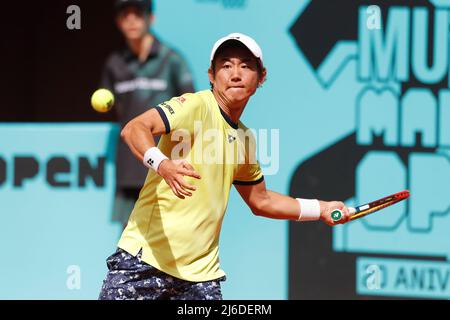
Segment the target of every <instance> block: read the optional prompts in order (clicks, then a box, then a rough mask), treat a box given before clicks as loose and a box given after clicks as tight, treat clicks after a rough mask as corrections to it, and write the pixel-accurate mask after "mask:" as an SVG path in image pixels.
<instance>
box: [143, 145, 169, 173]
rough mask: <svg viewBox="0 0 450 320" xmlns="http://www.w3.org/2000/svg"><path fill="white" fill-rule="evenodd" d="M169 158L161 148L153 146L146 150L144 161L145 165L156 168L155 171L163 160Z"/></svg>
mask: <svg viewBox="0 0 450 320" xmlns="http://www.w3.org/2000/svg"><path fill="white" fill-rule="evenodd" d="M166 159H169V158H167V157H166V156H165V155H164V154H163V153H162V152H161V150H159V149H158V148H157V147H151V148H150V149H148V150H147V151H145V154H144V160H143V161H142V162H143V163H144V166H146V167H148V168H150V169H153V170H155V172H157V171H158V167H159V164H160V163H161V162H162V161H163V160H166Z"/></svg>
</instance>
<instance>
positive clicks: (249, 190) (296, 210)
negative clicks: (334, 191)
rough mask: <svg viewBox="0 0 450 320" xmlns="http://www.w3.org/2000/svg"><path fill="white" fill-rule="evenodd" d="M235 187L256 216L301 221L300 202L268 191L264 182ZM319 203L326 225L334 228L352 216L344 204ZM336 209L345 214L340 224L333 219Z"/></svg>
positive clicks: (334, 202)
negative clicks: (332, 215)
mask: <svg viewBox="0 0 450 320" xmlns="http://www.w3.org/2000/svg"><path fill="white" fill-rule="evenodd" d="M235 187H236V190H237V191H238V192H239V194H240V195H241V197H242V199H243V200H244V201H245V202H246V203H247V205H248V206H249V207H250V209H251V210H252V212H253V213H254V214H255V215H257V216H263V217H266V218H272V219H285V220H295V221H298V220H301V210H302V208H301V205H300V202H299V201H298V200H297V199H295V198H292V197H289V196H285V195H282V194H280V193H277V192H274V191H271V190H267V189H266V184H265V182H264V181H262V182H260V183H258V184H253V185H238V184H235ZM319 203H320V220H322V221H323V222H325V223H326V224H328V225H330V226H333V225H336V224H338V223H345V222H347V221H348V219H349V216H350V214H349V212H348V209H347V207H346V206H345V205H344V203H342V202H340V201H321V200H319ZM303 209H305V208H303ZM335 209H341V210H342V212H343V219H341V220H340V221H339V222H338V223H336V222H334V221H333V220H332V219H331V212H332V211H333V210H335Z"/></svg>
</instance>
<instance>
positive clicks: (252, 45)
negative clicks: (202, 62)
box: [210, 33, 264, 65]
mask: <svg viewBox="0 0 450 320" xmlns="http://www.w3.org/2000/svg"><path fill="white" fill-rule="evenodd" d="M229 40H237V41H239V42H241V43H242V44H243V45H244V46H246V47H247V49H248V50H250V52H251V53H253V55H254V56H255V57H256V58H258V59H259V60H261V64H262V65H264V63H263V54H262V50H261V48H260V47H259V45H258V44H257V43H256V41H255V40H253V39H252V38H250V37H249V36H247V35H245V34H242V33H230V34H229V35H227V36H225V37H223V38H220V39H219V40H217V41H216V43H215V44H214V46H213V48H212V51H211V58H210V62H212V61H213V59H214V55H215V54H216V51H217V49H219V47H220V46H221V45H222V44H224V43H225V42H226V41H229Z"/></svg>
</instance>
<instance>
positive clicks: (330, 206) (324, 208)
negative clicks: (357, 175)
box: [320, 201, 351, 226]
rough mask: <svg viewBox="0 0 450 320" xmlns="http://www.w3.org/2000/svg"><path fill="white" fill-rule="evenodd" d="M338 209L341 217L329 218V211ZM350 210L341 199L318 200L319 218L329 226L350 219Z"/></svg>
mask: <svg viewBox="0 0 450 320" xmlns="http://www.w3.org/2000/svg"><path fill="white" fill-rule="evenodd" d="M336 209H339V210H341V211H342V218H341V219H340V220H339V221H334V220H333V219H332V218H331V213H332V212H333V211H334V210H336ZM350 216H351V214H350V212H349V211H348V208H347V207H346V206H345V204H344V203H343V202H341V201H320V220H322V221H323V222H325V223H326V224H327V225H329V226H335V225H337V224H342V223H346V222H347V221H349V219H350Z"/></svg>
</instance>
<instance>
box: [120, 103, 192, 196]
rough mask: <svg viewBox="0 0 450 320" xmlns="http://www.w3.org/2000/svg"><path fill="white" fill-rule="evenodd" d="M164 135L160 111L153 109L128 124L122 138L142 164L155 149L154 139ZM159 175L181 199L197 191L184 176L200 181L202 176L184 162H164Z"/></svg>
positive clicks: (123, 130) (158, 171) (122, 132)
mask: <svg viewBox="0 0 450 320" xmlns="http://www.w3.org/2000/svg"><path fill="white" fill-rule="evenodd" d="M164 133H166V126H165V124H164V121H163V120H162V118H161V116H160V114H159V113H158V111H157V110H156V109H155V108H152V109H150V110H148V111H146V112H144V113H143V114H141V115H139V116H137V117H136V118H134V119H132V120H131V121H130V122H128V123H127V124H126V125H125V127H124V128H123V129H122V131H121V133H120V136H121V138H122V139H123V140H124V141H125V143H126V144H127V145H128V147H129V148H130V150H131V152H132V153H133V154H134V156H135V157H136V158H137V159H138V160H139V161H141V163H142V162H143V160H144V155H145V153H146V152H147V150H149V149H150V148H152V147H155V139H154V138H153V137H154V136H159V135H161V134H164ZM166 156H170V155H166ZM157 173H158V174H159V175H160V176H161V177H163V178H164V180H165V181H166V183H167V184H168V185H169V186H170V187H171V189H172V191H173V193H174V194H175V195H176V196H177V197H179V198H181V199H184V197H185V196H189V197H190V196H192V193H191V192H190V191H189V190H191V191H194V190H195V186H193V185H190V184H188V183H186V182H185V181H184V179H183V176H190V177H194V178H197V179H200V175H199V174H198V173H197V172H195V170H194V168H193V167H192V165H190V164H189V163H187V162H186V161H183V160H182V161H172V160H170V159H169V160H163V161H162V162H161V163H160V165H159V166H158V168H157Z"/></svg>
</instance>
